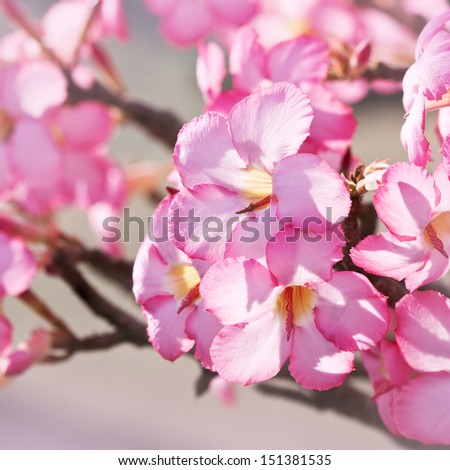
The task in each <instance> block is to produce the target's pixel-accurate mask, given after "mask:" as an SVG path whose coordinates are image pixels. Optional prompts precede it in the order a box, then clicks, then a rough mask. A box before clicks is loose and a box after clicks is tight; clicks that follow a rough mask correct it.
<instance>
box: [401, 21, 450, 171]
mask: <svg viewBox="0 0 450 470" xmlns="http://www.w3.org/2000/svg"><path fill="white" fill-rule="evenodd" d="M449 20H450V13H449V12H446V13H443V14H441V15H439V16H438V17H436V18H434V19H433V20H432V21H430V22H429V23H428V24H427V26H426V27H425V28H424V29H423V31H422V33H421V34H420V36H419V38H418V41H417V45H416V62H415V63H414V64H413V65H412V66H411V67H410V68H409V70H408V71H407V73H406V74H405V77H404V80H403V90H404V95H403V104H404V107H405V111H406V112H407V113H408V117H407V119H406V122H405V124H404V126H403V128H402V142H403V145H404V146H405V148H406V149H407V151H408V155H409V159H410V161H411V162H413V163H414V164H416V165H419V166H424V165H426V164H427V163H428V161H429V160H430V144H429V142H428V140H427V139H426V137H425V134H424V133H425V116H426V113H427V112H428V111H429V110H433V109H438V108H441V107H443V106H448V105H449V98H448V91H449V89H450V72H449V70H450V59H449V57H450V54H449V51H450V33H449V32H448V31H447V29H446V24H447V22H448V21H449ZM436 64H439V67H436ZM444 137H446V136H444Z"/></svg>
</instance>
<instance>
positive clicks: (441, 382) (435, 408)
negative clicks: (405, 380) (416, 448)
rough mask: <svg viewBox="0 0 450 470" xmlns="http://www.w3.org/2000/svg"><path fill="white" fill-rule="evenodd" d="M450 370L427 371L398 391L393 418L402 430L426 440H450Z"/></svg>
mask: <svg viewBox="0 0 450 470" xmlns="http://www.w3.org/2000/svg"><path fill="white" fill-rule="evenodd" d="M449 390H450V374H447V373H440V374H425V375H421V376H419V377H417V378H416V379H414V380H411V382H409V384H408V385H405V386H404V387H402V388H401V389H400V391H398V393H397V394H396V395H395V401H394V403H393V413H394V420H395V423H396V424H397V427H398V430H399V432H400V434H402V435H403V436H405V437H407V438H408V439H416V440H418V441H421V442H423V443H425V444H450V412H449V409H448V395H449Z"/></svg>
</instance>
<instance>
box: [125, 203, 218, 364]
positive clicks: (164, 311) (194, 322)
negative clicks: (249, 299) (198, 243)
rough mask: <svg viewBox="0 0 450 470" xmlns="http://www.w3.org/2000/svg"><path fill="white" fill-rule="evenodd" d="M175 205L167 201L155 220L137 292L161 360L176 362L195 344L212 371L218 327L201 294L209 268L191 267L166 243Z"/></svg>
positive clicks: (139, 263) (137, 272) (139, 260)
mask: <svg viewBox="0 0 450 470" xmlns="http://www.w3.org/2000/svg"><path fill="white" fill-rule="evenodd" d="M172 199H173V196H168V197H167V198H166V199H164V200H163V201H162V202H161V203H160V205H159V206H158V208H157V210H156V211H155V213H154V215H153V226H152V227H151V230H152V231H151V232H150V233H149V236H148V237H147V238H146V241H145V242H144V243H143V244H142V246H141V248H140V250H139V253H138V255H137V257H136V261H135V265H134V270H133V292H134V295H135V298H136V301H137V302H138V303H139V304H140V305H141V306H142V310H143V313H144V315H145V317H146V319H147V323H148V330H147V331H148V336H149V340H150V342H151V343H152V345H153V346H154V348H155V349H156V350H157V351H158V352H159V353H160V354H161V356H162V357H164V358H165V359H168V360H170V361H174V360H175V359H177V358H178V357H179V356H181V355H182V354H184V353H186V352H187V351H189V350H190V349H192V347H193V346H194V344H195V343H196V345H197V346H196V353H195V357H196V358H197V359H199V360H200V361H201V362H202V364H203V366H204V367H207V368H211V360H210V356H209V349H210V343H211V341H212V338H213V337H214V336H215V335H216V334H217V332H218V330H219V329H220V323H219V322H218V321H217V320H216V319H215V318H214V317H213V316H212V315H210V314H209V313H207V312H205V311H204V308H203V302H202V300H201V299H200V295H199V291H198V289H199V283H200V280H201V275H203V273H204V271H205V270H206V269H207V268H208V267H209V265H210V263H204V262H200V261H197V262H193V261H192V260H190V259H189V258H188V256H187V255H185V254H184V253H183V252H182V251H180V250H178V249H177V248H176V247H175V246H173V245H172V243H171V242H170V241H169V240H168V239H167V235H168V228H167V219H168V216H169V205H170V203H171V200H172ZM153 238H154V240H160V241H153V240H152V239H153Z"/></svg>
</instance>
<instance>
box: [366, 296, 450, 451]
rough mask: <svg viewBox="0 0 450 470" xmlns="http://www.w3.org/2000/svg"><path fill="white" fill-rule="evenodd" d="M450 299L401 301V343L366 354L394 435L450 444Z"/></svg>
mask: <svg viewBox="0 0 450 470" xmlns="http://www.w3.org/2000/svg"><path fill="white" fill-rule="evenodd" d="M449 319H450V301H449V299H448V298H446V297H444V296H443V295H441V294H439V293H438V292H435V291H424V292H418V291H416V292H413V293H412V294H409V295H407V296H405V297H404V298H403V299H402V300H400V302H398V304H397V305H396V321H397V328H396V338H397V344H396V343H391V342H388V341H383V342H381V344H380V347H379V349H378V350H373V351H369V352H364V353H363V360H364V364H365V366H366V368H367V370H368V372H369V376H370V378H371V380H372V382H373V384H374V388H375V399H376V401H377V404H378V409H379V411H380V415H381V417H382V418H383V421H384V422H385V424H386V426H387V427H388V428H389V429H390V431H391V432H392V433H394V434H400V435H402V436H404V437H407V438H409V439H416V440H419V441H422V442H423V443H425V444H450V413H449V411H448V407H447V405H446V403H447V400H448V395H449V392H450V339H449V338H450V321H449Z"/></svg>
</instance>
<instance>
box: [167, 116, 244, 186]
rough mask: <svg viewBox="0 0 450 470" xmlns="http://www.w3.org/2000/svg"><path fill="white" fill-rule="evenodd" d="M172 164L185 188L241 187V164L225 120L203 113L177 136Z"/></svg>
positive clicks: (242, 176) (241, 161) (242, 165)
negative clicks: (205, 185)
mask: <svg viewBox="0 0 450 470" xmlns="http://www.w3.org/2000/svg"><path fill="white" fill-rule="evenodd" d="M173 158H174V162H175V166H176V168H177V170H178V171H179V173H180V177H181V181H182V182H183V184H184V186H186V187H187V188H192V187H193V186H195V185H196V184H218V185H219V186H223V187H224V188H227V189H230V190H232V191H233V190H236V187H240V186H242V184H243V183H242V182H243V180H244V177H245V173H244V172H241V171H240V170H241V169H244V168H245V163H244V161H243V160H242V159H241V158H240V157H239V154H238V153H237V151H236V149H235V148H234V146H233V143H232V142H231V137H230V133H229V127H228V122H227V119H226V118H225V117H224V116H222V115H221V114H218V113H215V112H207V113H206V114H203V115H202V116H200V117H198V118H195V119H193V120H192V121H191V122H189V123H188V124H186V125H184V126H183V128H182V129H181V131H180V133H179V134H178V139H177V144H176V146H175V152H174V156H173Z"/></svg>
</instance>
